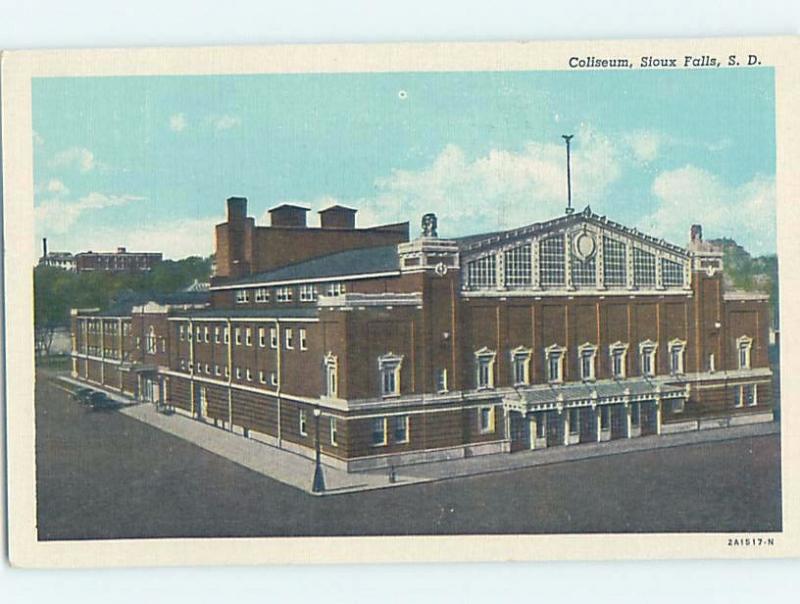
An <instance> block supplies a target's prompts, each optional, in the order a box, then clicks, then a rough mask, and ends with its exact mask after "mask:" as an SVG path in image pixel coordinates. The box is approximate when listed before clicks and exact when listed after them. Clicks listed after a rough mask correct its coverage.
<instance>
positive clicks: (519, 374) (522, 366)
mask: <svg viewBox="0 0 800 604" xmlns="http://www.w3.org/2000/svg"><path fill="white" fill-rule="evenodd" d="M529 362H530V354H527V353H519V354H515V355H514V359H513V364H512V368H513V372H514V385H519V384H527V383H528V382H529V379H528V364H529Z"/></svg>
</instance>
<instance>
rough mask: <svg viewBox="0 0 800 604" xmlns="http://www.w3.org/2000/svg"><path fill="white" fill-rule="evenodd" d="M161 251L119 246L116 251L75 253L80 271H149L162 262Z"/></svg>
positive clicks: (77, 268)
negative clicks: (142, 250)
mask: <svg viewBox="0 0 800 604" xmlns="http://www.w3.org/2000/svg"><path fill="white" fill-rule="evenodd" d="M162 259H163V255H162V254H161V252H129V251H128V250H126V249H125V248H124V247H118V248H117V251H116V252H92V251H88V252H81V253H79V254H75V266H76V270H77V271H78V272H79V273H82V272H85V271H111V272H126V271H133V272H136V271H149V270H151V269H152V268H153V267H154V266H155V265H156V264H158V263H159V262H161V260H162Z"/></svg>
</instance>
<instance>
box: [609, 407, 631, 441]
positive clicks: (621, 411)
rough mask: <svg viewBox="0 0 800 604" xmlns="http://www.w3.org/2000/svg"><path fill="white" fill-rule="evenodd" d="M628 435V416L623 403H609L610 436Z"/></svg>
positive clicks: (622, 436) (623, 436)
mask: <svg viewBox="0 0 800 604" xmlns="http://www.w3.org/2000/svg"><path fill="white" fill-rule="evenodd" d="M627 436H628V418H627V415H626V413H625V405H611V438H612V440H613V439H615V438H626V437H627Z"/></svg>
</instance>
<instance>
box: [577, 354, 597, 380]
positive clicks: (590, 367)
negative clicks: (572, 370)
mask: <svg viewBox="0 0 800 604" xmlns="http://www.w3.org/2000/svg"><path fill="white" fill-rule="evenodd" d="M594 352H595V351H594V349H593V348H592V349H589V348H587V349H585V350H582V351H581V359H580V360H581V379H582V380H584V381H590V380H593V379H594Z"/></svg>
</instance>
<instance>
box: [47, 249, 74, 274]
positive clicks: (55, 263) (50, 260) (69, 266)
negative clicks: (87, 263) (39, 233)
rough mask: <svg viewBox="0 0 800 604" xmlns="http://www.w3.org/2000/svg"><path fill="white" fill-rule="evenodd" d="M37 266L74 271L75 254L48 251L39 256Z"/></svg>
mask: <svg viewBox="0 0 800 604" xmlns="http://www.w3.org/2000/svg"><path fill="white" fill-rule="evenodd" d="M39 266H50V267H53V268H60V269H63V270H65V271H75V270H76V266H75V256H73V255H72V253H71V252H50V253H49V254H47V255H46V256H42V257H41V258H39Z"/></svg>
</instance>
